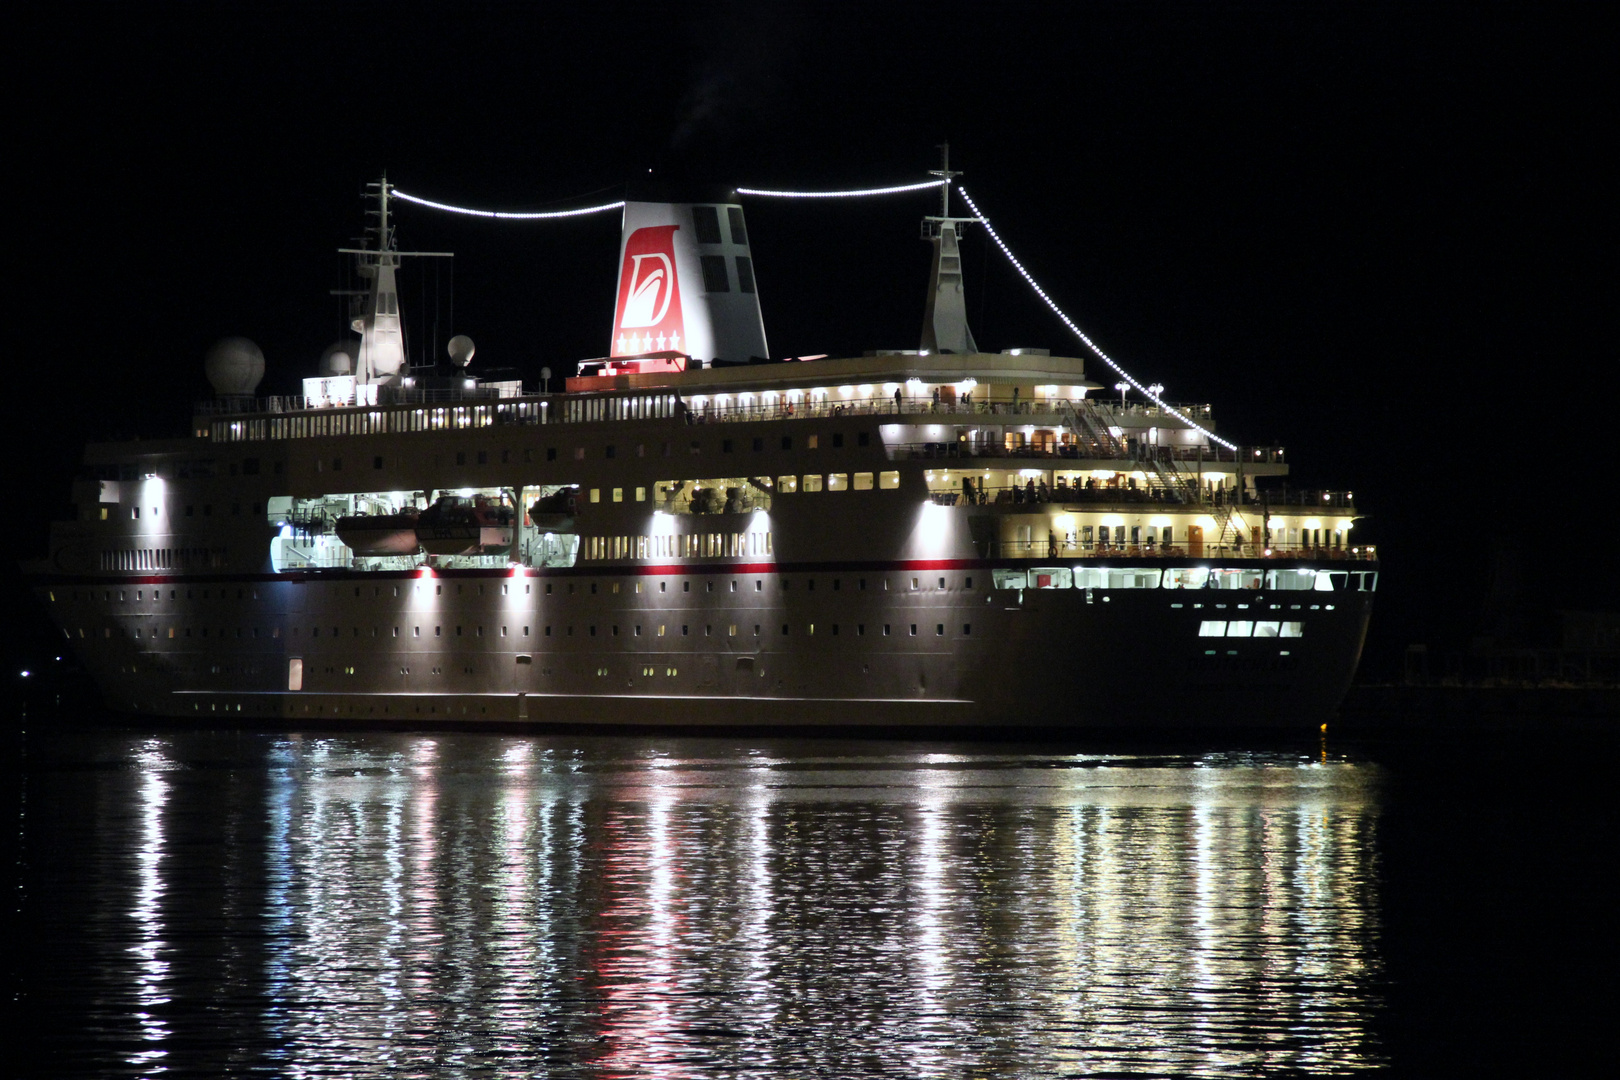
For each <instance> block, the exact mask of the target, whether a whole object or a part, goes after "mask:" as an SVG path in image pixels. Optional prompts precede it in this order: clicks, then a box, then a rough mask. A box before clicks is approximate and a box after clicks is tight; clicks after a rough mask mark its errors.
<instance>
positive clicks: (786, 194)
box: [737, 180, 945, 199]
mask: <svg viewBox="0 0 1620 1080" xmlns="http://www.w3.org/2000/svg"><path fill="white" fill-rule="evenodd" d="M943 183H945V181H943V180H924V181H923V182H922V183H920V184H898V185H896V186H894V187H880V188H858V189H856V190H854V191H766V190H764V189H763V188H746V187H740V188H738V189H737V194H739V195H764V196H766V197H767V198H772V199H849V198H856V197H858V196H862V195H901V194H904V193H905V192H908V191H926V190H927V189H929V188H937V187H939V186H940V185H941V184H943Z"/></svg>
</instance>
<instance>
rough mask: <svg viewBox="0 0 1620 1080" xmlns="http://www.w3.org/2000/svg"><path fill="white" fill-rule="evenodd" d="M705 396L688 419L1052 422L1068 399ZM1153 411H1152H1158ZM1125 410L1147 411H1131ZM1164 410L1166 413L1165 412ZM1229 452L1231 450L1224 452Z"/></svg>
mask: <svg viewBox="0 0 1620 1080" xmlns="http://www.w3.org/2000/svg"><path fill="white" fill-rule="evenodd" d="M700 396H701V397H703V398H705V399H707V400H703V401H701V402H699V401H697V400H695V399H693V398H686V399H684V402H685V405H686V408H687V411H688V413H689V416H690V419H691V420H692V422H693V423H700V424H701V423H737V422H749V421H758V420H792V419H803V418H806V417H816V418H821V417H839V416H937V417H941V418H944V417H952V416H955V417H965V418H974V417H1052V418H1053V419H1052V423H1053V424H1054V425H1056V424H1059V423H1061V418H1062V417H1063V415H1064V414H1065V411H1066V410H1068V409H1070V408H1071V407H1072V403H1070V402H1068V401H1065V400H1063V399H1060V398H1036V399H1034V400H1031V401H1016V402H1014V401H974V402H962V401H933V400H931V399H929V398H918V397H905V396H902V397H901V398H900V400H899V401H896V400H895V399H894V398H892V397H881V396H879V397H871V398H854V399H843V398H834V397H831V396H828V397H819V396H818V397H815V398H812V399H810V400H800V401H777V402H771V403H768V404H767V403H760V404H753V403H750V404H741V403H735V402H726V403H724V404H722V403H717V402H715V401H714V400H712V399H708V395H700ZM1174 407H1175V408H1176V409H1177V410H1178V411H1180V412H1182V413H1183V414H1184V415H1189V416H1200V417H1204V418H1206V419H1207V418H1208V416H1209V413H1210V407H1209V406H1208V405H1177V406H1174ZM1158 414H1159V412H1158V410H1155V411H1154V413H1153V414H1152V415H1158ZM1130 415H1132V416H1136V415H1147V414H1139V413H1135V412H1133V413H1131V414H1130ZM1166 415H1168V414H1166ZM1227 453H1230V451H1227Z"/></svg>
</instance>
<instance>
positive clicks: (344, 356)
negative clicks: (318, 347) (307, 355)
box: [315, 341, 355, 379]
mask: <svg viewBox="0 0 1620 1080" xmlns="http://www.w3.org/2000/svg"><path fill="white" fill-rule="evenodd" d="M354 352H355V349H354V346H353V345H351V344H350V343H349V342H347V341H334V342H332V344H330V345H328V346H327V347H326V348H325V350H323V351H322V352H321V359H320V362H319V363H317V364H316V365H315V372H316V374H317V375H319V376H320V377H321V378H323V379H329V378H331V377H332V376H333V375H352V374H354Z"/></svg>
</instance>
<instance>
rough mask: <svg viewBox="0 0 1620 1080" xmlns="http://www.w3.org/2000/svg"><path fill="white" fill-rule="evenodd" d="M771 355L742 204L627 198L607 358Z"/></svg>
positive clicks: (743, 359) (738, 359)
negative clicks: (654, 200) (648, 200)
mask: <svg viewBox="0 0 1620 1080" xmlns="http://www.w3.org/2000/svg"><path fill="white" fill-rule="evenodd" d="M648 353H684V354H685V355H687V356H690V357H693V358H694V359H698V360H731V361H744V362H745V361H747V360H749V359H750V358H752V357H756V356H759V357H763V356H768V355H769V353H768V352H767V351H766V347H765V320H764V318H763V317H762V316H761V315H760V310H759V293H758V292H757V291H756V289H755V284H754V260H753V256H752V254H751V253H750V251H749V248H748V229H747V226H746V225H745V224H744V221H743V208H742V207H741V206H738V205H737V204H735V203H727V202H720V203H674V202H627V203H625V204H624V227H623V229H622V231H621V233H620V238H619V291H618V300H617V303H616V304H615V306H614V310H613V335H612V340H611V343H610V345H609V355H610V356H613V357H632V356H643V355H646V354H648Z"/></svg>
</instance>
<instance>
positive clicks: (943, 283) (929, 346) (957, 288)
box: [919, 142, 979, 353]
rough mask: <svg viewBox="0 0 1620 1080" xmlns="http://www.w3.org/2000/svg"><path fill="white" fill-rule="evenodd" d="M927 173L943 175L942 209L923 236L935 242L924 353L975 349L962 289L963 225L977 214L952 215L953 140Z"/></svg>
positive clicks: (925, 224)
mask: <svg viewBox="0 0 1620 1080" xmlns="http://www.w3.org/2000/svg"><path fill="white" fill-rule="evenodd" d="M928 175H930V176H937V177H939V178H941V179H942V180H943V181H944V183H942V184H941V185H940V188H939V213H938V214H935V215H930V216H928V217H925V218H923V223H922V238H923V239H924V240H927V241H929V242H930V243H932V244H933V245H934V268H933V270H932V272H931V273H930V274H929V276H928V303H927V306H926V307H925V308H924V309H923V327H922V344H921V345H920V346H919V348H920V349H921V350H922V351H923V352H925V353H931V352H941V353H976V352H978V351H979V346H978V344H977V343H976V342H974V340H973V331H972V330H970V329H968V323H967V299H966V297H965V296H964V294H963V292H962V252H961V245H960V243H959V241H960V240H961V238H962V227H963V226H964V225H967V224H968V223H969V222H974V221H978V220H979V219H978V218H976V217H952V216H951V178H952V177H956V176H961V175H962V174H961V173H960V172H956V171H953V170H952V169H951V144H950V143H948V142H947V143H943V144H941V145H940V167H939V168H937V169H929V170H928Z"/></svg>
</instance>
